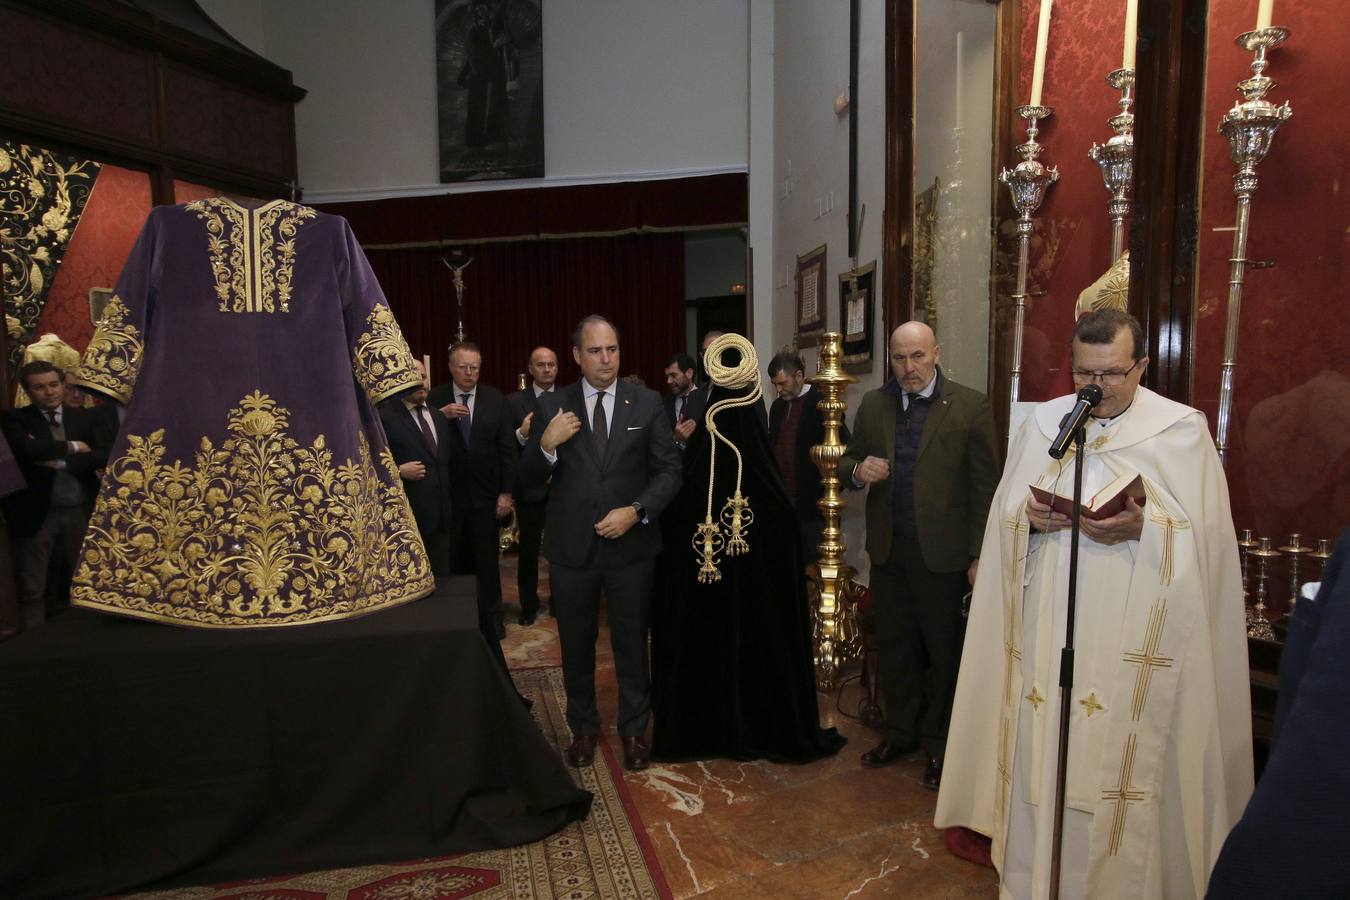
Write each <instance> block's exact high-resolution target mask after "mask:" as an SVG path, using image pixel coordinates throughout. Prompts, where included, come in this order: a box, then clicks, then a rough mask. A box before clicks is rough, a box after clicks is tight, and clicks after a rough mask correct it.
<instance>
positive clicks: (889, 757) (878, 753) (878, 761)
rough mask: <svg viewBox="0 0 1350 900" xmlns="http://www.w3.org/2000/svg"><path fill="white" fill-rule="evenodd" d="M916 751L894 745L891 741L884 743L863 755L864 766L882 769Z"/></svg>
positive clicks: (911, 748)
mask: <svg viewBox="0 0 1350 900" xmlns="http://www.w3.org/2000/svg"><path fill="white" fill-rule="evenodd" d="M914 749H915V748H913V747H905V746H902V745H900V744H892V743H891V742H890V741H882V742H881V743H880V744H877V745H876V746H875V747H873V748H872V749H871V750H868V751H867V752H866V753H864V754H863V755H862V764H863V765H864V766H866V767H867V768H869V769H880V768H883V767H884V766H889V765H890V764H891V763H893V762H895V761H896V760H897V759H899V758H900V757H902V756H906V755H908V754H910V753H913V752H914Z"/></svg>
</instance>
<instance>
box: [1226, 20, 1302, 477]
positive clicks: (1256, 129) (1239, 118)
mask: <svg viewBox="0 0 1350 900" xmlns="http://www.w3.org/2000/svg"><path fill="white" fill-rule="evenodd" d="M1288 36H1289V30H1288V29H1286V28H1261V29H1259V30H1257V31H1248V32H1246V33H1244V34H1240V35H1238V39H1237V43H1238V46H1239V47H1242V48H1243V49H1244V50H1251V51H1254V52H1255V53H1256V59H1254V60H1253V61H1252V77H1251V78H1247V79H1244V80H1243V81H1239V82H1238V90H1240V91H1241V92H1242V95H1243V96H1244V97H1245V98H1246V99H1245V100H1243V101H1242V102H1241V103H1234V104H1233V108H1232V109H1230V110H1229V111H1228V112H1226V113H1224V116H1223V121H1222V122H1220V123H1219V131H1220V132H1221V133H1222V134H1223V136H1224V137H1226V138H1227V139H1228V149H1229V152H1230V154H1231V155H1232V157H1233V162H1234V163H1235V164H1236V165H1237V167H1238V170H1237V172H1236V173H1235V174H1234V175H1233V193H1235V194H1236V195H1237V228H1236V229H1234V232H1233V255H1232V257H1230V258H1229V260H1228V264H1229V269H1228V322H1227V329H1226V331H1225V333H1224V341H1223V374H1222V377H1221V380H1220V383H1219V423H1218V426H1217V427H1216V429H1215V441H1214V443H1215V445H1216V446H1217V448H1218V450H1219V461H1220V462H1221V463H1224V464H1226V463H1227V462H1228V430H1229V427H1230V426H1231V425H1232V417H1233V372H1234V370H1235V369H1236V368H1237V341H1238V322H1239V320H1240V318H1241V310H1242V281H1243V278H1244V276H1245V273H1246V269H1247V231H1248V229H1249V227H1250V222H1251V209H1252V194H1254V193H1256V166H1257V164H1258V163H1260V162H1261V160H1263V159H1265V158H1266V154H1267V153H1268V152H1269V151H1270V144H1271V141H1273V140H1274V139H1275V132H1276V130H1278V129H1279V127H1280V126H1281V125H1283V124H1284V122H1285V120H1286V119H1288V118H1289V117H1290V116H1291V115H1293V110H1291V109H1290V108H1289V103H1288V102H1287V101H1286V102H1285V104H1284V105H1283V106H1276V105H1275V104H1273V103H1271V102H1270V101H1269V100H1267V99H1266V93H1267V92H1268V91H1269V90H1270V89H1271V88H1272V87H1274V86H1275V82H1274V81H1273V80H1272V79H1271V78H1269V77H1267V75H1266V67H1267V66H1268V65H1269V63H1267V62H1266V53H1267V52H1268V51H1270V50H1271V49H1273V48H1274V47H1278V46H1279V45H1280V44H1282V43H1283V42H1284V39H1285V38H1286V37H1288Z"/></svg>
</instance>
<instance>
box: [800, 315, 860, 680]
mask: <svg viewBox="0 0 1350 900" xmlns="http://www.w3.org/2000/svg"><path fill="white" fill-rule="evenodd" d="M841 343H842V335H841V334H840V333H839V332H837V331H827V332H826V333H825V334H824V335H822V337H821V339H820V368H819V369H818V370H817V371H816V373H815V374H814V375H812V376H811V377H809V378H808V379H807V381H809V382H811V384H813V385H815V386H816V388H817V389H818V390H819V391H820V393H821V399H820V402H818V403H817V404H816V407H817V408H818V409H819V410H820V411H821V413H822V414H823V415H824V419H825V442H824V443H822V444H816V445H815V446H813V447H812V448H811V461H812V462H814V463H815V464H816V468H818V469H820V475H821V486H822V488H823V489H824V496H822V497H821V498H820V500H818V501H816V505H817V506H818V507H820V511H821V512H822V513H823V514H824V516H825V531H824V533H823V535H822V538H821V542H820V545H819V547H817V549H818V550H819V552H820V561H819V562H818V563H815V564H814V565H811V566H808V567H807V574H808V575H809V576H810V577H811V579H812V581H814V582H815V585H816V591H817V601H816V615H815V644H816V647H815V650H816V683H817V685H818V686H819V688H820V690H822V691H829V690H831V689H833V687H834V685H835V679H836V677H837V676H838V674H839V668H840V666H842V665H843V663H844V662H846V661H847V660H848V658H849V656H848V654H849V653H856V652H857V649H858V643H859V642H858V641H856V640H853V639H852V637H853V636H854V635H855V634H856V631H857V623H856V622H854V621H852V618H853V614H852V609H853V607H852V606H845V605H843V604H841V603H840V602H839V601H840V597H841V595H842V594H843V591H844V588H845V585H846V584H847V583H848V580H849V578H850V577H851V576H852V575H853V573H854V570H853V567H852V566H850V565H848V564H847V563H845V562H844V560H843V557H844V550H845V549H846V548H845V544H844V534H843V531H842V530H841V529H840V527H839V517H840V513H841V512H842V511H843V509H844V500H843V498H842V497H841V496H840V494H839V458H840V457H841V456H843V455H844V442H843V441H842V440H841V439H840V437H839V429H840V427H841V426H842V425H843V423H844V411H845V410H846V409H848V404H847V403H845V402H844V399H843V394H844V389H845V388H847V387H848V386H849V385H850V384H856V383H857V381H858V379H857V378H854V377H853V376H852V375H850V374H849V373H847V372H845V371H844V368H843V366H842V365H840V357H841V355H842V349H841ZM841 613H842V615H841Z"/></svg>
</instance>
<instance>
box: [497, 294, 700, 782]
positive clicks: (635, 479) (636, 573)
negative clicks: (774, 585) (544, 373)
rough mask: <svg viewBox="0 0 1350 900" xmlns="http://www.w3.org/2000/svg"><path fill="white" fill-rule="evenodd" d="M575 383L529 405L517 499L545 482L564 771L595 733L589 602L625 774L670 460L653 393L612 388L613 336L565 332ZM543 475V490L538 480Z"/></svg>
mask: <svg viewBox="0 0 1350 900" xmlns="http://www.w3.org/2000/svg"><path fill="white" fill-rule="evenodd" d="M572 357H573V359H575V360H576V362H577V365H579V366H580V367H581V374H582V378H581V380H580V381H578V382H577V383H576V384H573V385H570V386H568V387H567V388H565V389H563V390H561V391H555V392H553V393H550V394H544V395H542V396H541V397H540V398H539V403H540V415H539V416H538V419H539V422H540V423H545V422H546V423H547V426H546V427H542V428H540V427H535V428H532V429H531V430H530V443H529V445H528V446H527V447H526V448H525V452H524V454H523V455H522V456H521V460H520V476H521V482H522V484H523V485H525V487H526V488H527V489H528V488H529V487H530V486H532V485H533V486H541V485H543V484H544V483H545V482H548V483H549V494H548V508H547V510H546V513H545V525H544V556H545V557H547V558H548V561H549V575H550V580H551V582H552V589H553V591H552V592H553V599H552V607H553V615H554V617H555V618H556V619H557V620H558V639H559V643H560V644H561V645H562V658H563V681H564V684H565V685H566V689H567V724H568V725H569V726H570V727H571V729H572V735H573V740H572V744H571V746H569V747H568V748H567V762H568V763H569V764H570V765H573V766H586V765H590V764H591V762H592V761H593V760H594V759H595V743H596V739H597V736H598V735H599V733H600V713H599V710H598V709H597V708H596V703H595V641H596V638H597V637H598V635H599V613H600V610H599V605H600V593H601V590H602V589H603V591H604V594H605V599H606V604H607V609H608V620H609V630H610V643H611V645H612V646H613V648H614V669H615V672H616V674H617V675H618V680H619V736H620V738H622V740H623V755H624V765H625V767H627V768H628V769H630V770H632V771H639V770H641V769H645V768H647V765H648V763H649V761H650V758H651V753H650V751H649V749H648V744H647V737H646V732H647V722H648V720H649V719H650V718H651V676H650V673H649V670H648V661H647V632H648V628H649V626H650V622H651V593H652V580H653V576H654V574H655V571H656V557H657V555H658V554H660V552H661V529H660V528H659V527H658V525H657V519H658V517H659V516H660V515H661V511H662V510H664V509H665V508H666V506H667V504H669V503H670V501H671V500H672V499H674V497H675V495H676V494H677V493H678V492H679V489H680V452H679V450H678V449H677V448H676V446H675V442H674V440H673V438H672V435H671V428H670V421H669V419H668V418H667V417H666V413H665V409H664V408H663V407H662V404H661V398H660V396H658V395H657V394H656V392H655V391H651V390H648V389H646V388H640V387H637V386H635V385H633V384H629V383H627V382H623V381H620V380H619V333H618V331H617V330H616V329H615V328H614V326H613V324H611V323H610V322H609V321H608V320H607V319H605V318H603V317H601V316H587V317H586V318H584V319H582V320H581V322H580V324H578V325H577V328H576V331H575V332H573V334H572ZM550 476H552V481H549V478H550Z"/></svg>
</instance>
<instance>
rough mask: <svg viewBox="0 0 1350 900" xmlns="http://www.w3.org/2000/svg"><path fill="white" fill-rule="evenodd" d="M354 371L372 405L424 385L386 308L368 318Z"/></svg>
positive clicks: (355, 350)
mask: <svg viewBox="0 0 1350 900" xmlns="http://www.w3.org/2000/svg"><path fill="white" fill-rule="evenodd" d="M352 367H353V368H354V369H355V370H356V377H357V378H358V379H360V381H361V384H362V386H364V387H365V389H366V395H367V396H369V397H370V402H371V403H379V402H380V401H382V400H387V399H388V398H390V397H392V396H394V395H395V394H397V393H398V392H399V391H406V390H407V389H408V388H413V387H417V386H418V385H419V384H421V383H422V379H421V377H420V376H419V375H418V374H417V370H416V369H414V368H413V355H412V351H411V350H409V349H408V342H407V341H405V340H404V339H403V332H402V331H400V330H399V327H398V322H396V321H394V314H393V313H392V312H390V310H389V307H387V306H385V305H384V304H380V305H378V306H376V307H375V308H374V309H373V310H371V312H370V315H368V316H366V330H365V331H363V332H362V333H361V335H360V336H359V337H358V338H357V339H356V344H355V346H354V347H353V348H352Z"/></svg>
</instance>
